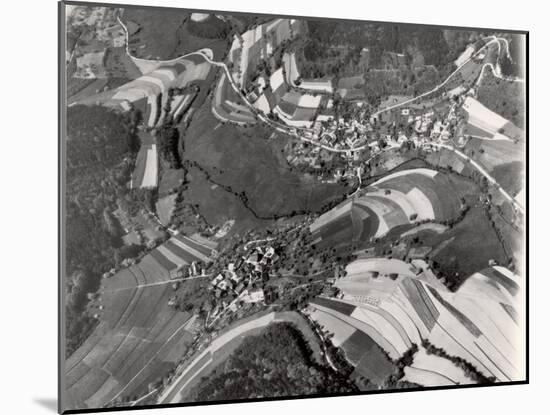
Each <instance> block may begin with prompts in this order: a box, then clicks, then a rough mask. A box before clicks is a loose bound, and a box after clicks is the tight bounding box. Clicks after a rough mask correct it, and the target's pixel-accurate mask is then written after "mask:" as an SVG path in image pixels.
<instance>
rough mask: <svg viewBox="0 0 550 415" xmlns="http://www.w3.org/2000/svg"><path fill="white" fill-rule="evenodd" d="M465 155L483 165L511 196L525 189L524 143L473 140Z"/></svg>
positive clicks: (468, 144)
mask: <svg viewBox="0 0 550 415" xmlns="http://www.w3.org/2000/svg"><path fill="white" fill-rule="evenodd" d="M464 153H465V154H467V155H468V156H470V157H472V159H474V160H475V161H477V162H478V163H479V164H481V165H482V166H483V167H484V168H485V169H486V170H487V171H488V172H489V174H491V175H492V176H493V177H494V178H495V180H496V181H497V183H499V184H500V185H501V186H502V187H503V188H504V189H505V190H506V191H507V192H509V193H510V194H512V195H516V194H518V193H519V191H520V190H521V189H522V188H524V182H525V167H524V166H525V145H524V143H522V142H513V141H505V140H498V141H495V140H481V139H477V138H472V139H470V140H468V143H467V144H466V146H465V147H464Z"/></svg>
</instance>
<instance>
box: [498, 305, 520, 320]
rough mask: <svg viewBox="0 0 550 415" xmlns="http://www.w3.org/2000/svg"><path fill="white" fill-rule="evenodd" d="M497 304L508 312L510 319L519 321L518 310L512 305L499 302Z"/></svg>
mask: <svg viewBox="0 0 550 415" xmlns="http://www.w3.org/2000/svg"><path fill="white" fill-rule="evenodd" d="M499 304H500V305H501V306H502V308H503V309H504V311H506V313H508V315H509V316H510V318H511V319H512V320H514V323H516V324H518V323H519V315H518V312H517V311H516V309H515V308H514V307H512V306H511V305H509V304H506V303H499Z"/></svg>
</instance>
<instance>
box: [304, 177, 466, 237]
mask: <svg viewBox="0 0 550 415" xmlns="http://www.w3.org/2000/svg"><path fill="white" fill-rule="evenodd" d="M475 191H476V189H475V188H474V187H473V186H472V185H471V184H470V182H469V181H467V180H466V179H463V178H462V177H460V176H457V175H453V174H451V173H441V172H438V171H436V170H431V169H427V168H416V169H410V170H401V171H398V172H396V173H392V174H390V175H388V176H386V177H384V178H382V179H379V180H377V181H375V182H374V183H371V184H370V185H369V186H368V187H367V188H366V190H364V191H362V192H360V193H359V194H358V195H357V196H356V197H355V198H354V199H353V200H349V201H346V202H345V203H344V204H342V205H340V206H337V207H336V208H334V209H332V210H331V211H329V212H327V213H324V214H323V215H321V216H320V217H319V218H318V219H317V220H316V221H315V222H314V223H313V224H312V225H311V227H310V230H311V232H312V233H313V238H314V240H315V242H316V243H321V245H322V246H324V245H327V244H328V245H338V244H339V243H343V242H347V243H351V242H353V241H357V242H361V241H369V240H370V239H371V238H381V237H383V236H384V235H386V234H387V233H388V232H390V231H391V230H392V229H393V228H396V227H400V226H403V225H410V224H415V223H417V222H422V221H426V220H429V221H438V222H444V221H449V220H453V219H454V218H456V217H458V216H459V215H460V214H461V213H462V210H463V205H464V204H465V203H466V201H467V200H470V199H472V197H474V195H475Z"/></svg>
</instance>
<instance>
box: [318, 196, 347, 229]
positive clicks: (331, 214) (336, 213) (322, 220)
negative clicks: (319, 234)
mask: <svg viewBox="0 0 550 415" xmlns="http://www.w3.org/2000/svg"><path fill="white" fill-rule="evenodd" d="M351 208H352V203H351V202H346V203H344V204H343V205H340V206H338V207H336V208H334V209H331V210H329V211H328V212H326V213H323V214H322V215H321V216H319V217H318V218H317V219H316V220H315V221H314V222H313V223H312V224H311V225H310V227H309V230H310V231H311V232H315V231H317V230H319V229H320V228H322V227H323V226H325V225H327V224H328V223H329V222H332V221H334V220H336V219H338V218H339V217H341V216H342V215H346V214H349V213H350V212H351Z"/></svg>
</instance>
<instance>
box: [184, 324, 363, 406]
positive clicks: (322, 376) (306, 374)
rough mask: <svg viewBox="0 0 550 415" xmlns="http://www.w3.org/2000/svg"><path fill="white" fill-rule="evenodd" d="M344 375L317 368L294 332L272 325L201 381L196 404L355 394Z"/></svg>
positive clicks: (280, 325)
mask: <svg viewBox="0 0 550 415" xmlns="http://www.w3.org/2000/svg"><path fill="white" fill-rule="evenodd" d="M355 391H357V388H356V386H355V385H354V384H353V383H352V381H351V380H350V379H349V378H348V377H347V376H343V375H341V374H338V373H335V372H334V371H333V370H331V369H330V368H328V367H327V366H324V365H320V364H318V363H317V362H315V360H314V359H313V358H312V351H311V349H310V348H309V345H308V344H307V341H306V340H305V339H304V338H303V336H302V334H301V333H300V331H299V330H298V329H297V328H296V327H295V326H293V325H292V324H289V323H278V324H272V325H270V326H269V327H268V328H266V329H265V330H264V331H263V332H262V333H261V334H260V335H258V336H254V337H248V338H246V339H245V340H244V342H243V343H242V344H241V346H239V347H238V348H237V350H235V352H234V353H233V354H232V355H231V356H230V357H229V358H228V359H227V360H226V361H225V362H224V363H222V364H220V365H219V366H218V367H217V368H216V369H215V370H214V372H213V373H212V374H210V375H209V376H208V377H205V378H203V379H201V382H200V383H199V386H198V387H197V389H196V390H195V391H194V393H195V396H194V397H193V398H195V399H197V400H199V401H210V400H227V399H250V398H259V397H276V396H296V395H311V394H325V393H342V392H355Z"/></svg>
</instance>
